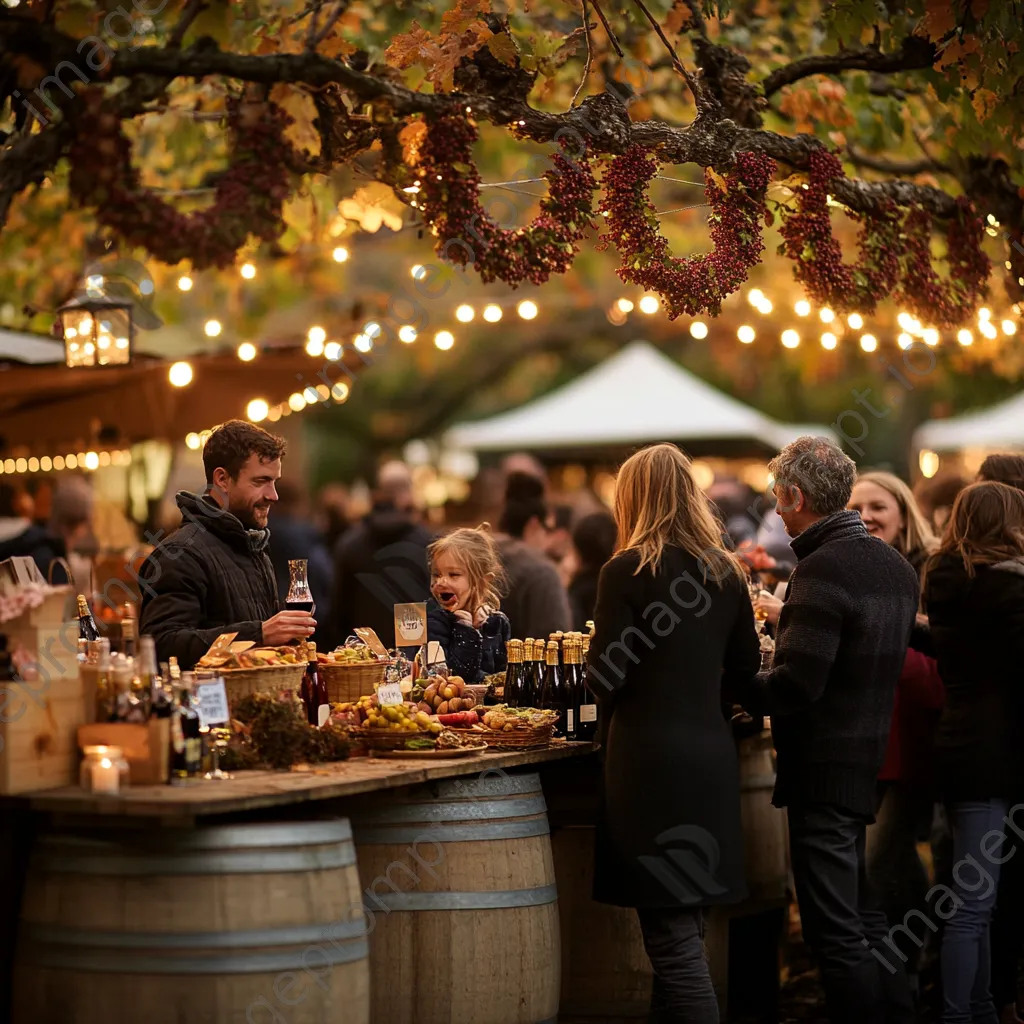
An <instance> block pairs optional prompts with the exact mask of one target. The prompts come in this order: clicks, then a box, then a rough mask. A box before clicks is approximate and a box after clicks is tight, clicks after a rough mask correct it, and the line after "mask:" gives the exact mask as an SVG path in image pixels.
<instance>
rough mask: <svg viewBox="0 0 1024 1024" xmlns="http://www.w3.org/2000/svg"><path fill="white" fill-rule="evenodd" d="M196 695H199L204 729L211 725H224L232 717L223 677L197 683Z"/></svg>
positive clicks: (201, 720)
mask: <svg viewBox="0 0 1024 1024" xmlns="http://www.w3.org/2000/svg"><path fill="white" fill-rule="evenodd" d="M196 695H197V696H198V697H199V725H200V726H201V727H202V728H203V729H209V728H210V726H211V725H223V724H224V723H225V722H227V721H228V720H229V719H230V718H231V712H230V711H229V710H228V693H227V690H226V689H225V688H224V680H223V679H211V680H210V681H209V682H204V683H197V684H196Z"/></svg>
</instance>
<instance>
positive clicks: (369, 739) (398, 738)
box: [348, 727, 426, 750]
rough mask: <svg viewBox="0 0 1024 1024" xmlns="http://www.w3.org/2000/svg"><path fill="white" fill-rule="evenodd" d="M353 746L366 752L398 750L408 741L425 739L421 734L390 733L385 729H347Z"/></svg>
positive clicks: (423, 734)
mask: <svg viewBox="0 0 1024 1024" xmlns="http://www.w3.org/2000/svg"><path fill="white" fill-rule="evenodd" d="M348 734H349V736H350V737H351V738H352V741H353V743H354V744H356V745H358V746H362V747H365V748H366V749H367V750H400V749H401V748H402V747H404V746H405V745H406V743H407V742H408V741H409V740H414V739H417V738H420V737H425V736H426V734H425V733H422V732H391V731H390V730H387V729H366V728H363V727H360V728H358V729H349V731H348Z"/></svg>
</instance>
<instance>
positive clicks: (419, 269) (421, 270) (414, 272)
mask: <svg viewBox="0 0 1024 1024" xmlns="http://www.w3.org/2000/svg"><path fill="white" fill-rule="evenodd" d="M409 274H410V275H411V277H412V279H413V280H414V281H422V280H423V278H425V277H426V276H427V268H426V267H425V266H423V264H422V263H417V264H416V265H415V266H412V267H410V268H409Z"/></svg>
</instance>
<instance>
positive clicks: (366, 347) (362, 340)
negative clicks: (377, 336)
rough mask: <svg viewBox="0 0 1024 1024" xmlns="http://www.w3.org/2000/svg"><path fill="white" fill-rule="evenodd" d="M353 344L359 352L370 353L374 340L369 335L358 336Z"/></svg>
mask: <svg viewBox="0 0 1024 1024" xmlns="http://www.w3.org/2000/svg"><path fill="white" fill-rule="evenodd" d="M352 344H353V345H355V347H356V350H357V351H359V352H369V351H370V349H372V348H373V338H371V337H370V336H369V335H368V334H357V335H356V336H355V340H354V341H353V342H352Z"/></svg>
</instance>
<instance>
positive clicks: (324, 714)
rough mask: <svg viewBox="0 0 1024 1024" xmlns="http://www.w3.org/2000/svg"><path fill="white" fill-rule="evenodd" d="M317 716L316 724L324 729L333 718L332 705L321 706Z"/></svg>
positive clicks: (317, 710)
mask: <svg viewBox="0 0 1024 1024" xmlns="http://www.w3.org/2000/svg"><path fill="white" fill-rule="evenodd" d="M316 715H317V719H316V724H317V725H318V726H320V728H321V729H322V728H323V727H324V726H325V725H326V724H327V722H328V720H329V719H330V717H331V705H330V704H321V705H320V707H318V708H317V709H316Z"/></svg>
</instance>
